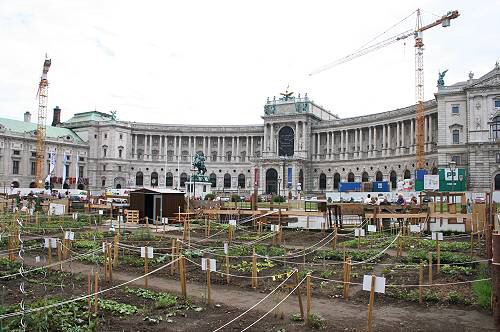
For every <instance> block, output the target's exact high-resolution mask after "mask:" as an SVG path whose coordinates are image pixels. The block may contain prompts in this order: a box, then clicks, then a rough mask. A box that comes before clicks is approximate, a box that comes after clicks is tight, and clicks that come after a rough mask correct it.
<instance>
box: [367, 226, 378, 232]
mask: <svg viewBox="0 0 500 332" xmlns="http://www.w3.org/2000/svg"><path fill="white" fill-rule="evenodd" d="M376 231H377V226H376V225H368V233H375V232H376Z"/></svg>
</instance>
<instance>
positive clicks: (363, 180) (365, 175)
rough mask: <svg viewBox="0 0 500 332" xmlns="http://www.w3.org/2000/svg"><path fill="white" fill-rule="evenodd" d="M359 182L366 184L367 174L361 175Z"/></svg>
mask: <svg viewBox="0 0 500 332" xmlns="http://www.w3.org/2000/svg"><path fill="white" fill-rule="evenodd" d="M361 182H368V172H363V174H361Z"/></svg>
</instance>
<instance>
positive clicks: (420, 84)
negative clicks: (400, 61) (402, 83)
mask: <svg viewBox="0 0 500 332" xmlns="http://www.w3.org/2000/svg"><path fill="white" fill-rule="evenodd" d="M414 13H415V12H413V13H412V15H413V14H414ZM416 14H417V24H416V27H415V30H407V31H404V32H402V33H399V34H397V35H395V36H392V37H390V38H387V39H385V40H383V41H381V42H378V43H376V44H372V45H370V46H363V47H362V48H361V49H359V50H357V51H355V52H353V53H351V54H349V55H347V56H345V57H343V58H340V59H338V60H336V61H334V62H332V63H329V64H327V65H325V66H323V67H320V68H318V69H316V70H315V71H313V72H312V73H311V74H309V75H315V74H318V73H320V72H322V71H325V70H327V69H330V68H332V67H335V66H338V65H340V64H342V63H345V62H348V61H351V60H353V59H355V58H358V57H360V56H363V55H365V54H367V53H370V52H373V51H375V50H378V49H381V48H383V47H385V46H388V45H391V44H393V43H395V42H398V41H400V40H404V39H406V38H408V37H411V36H413V37H414V38H415V99H416V116H415V118H416V121H415V136H416V140H415V141H416V143H415V144H416V159H417V169H422V168H424V166H425V154H424V48H423V47H424V42H423V38H422V33H423V32H424V31H425V30H428V29H430V28H432V27H435V26H437V25H439V24H441V25H442V26H443V27H448V26H449V25H450V21H451V20H452V19H455V18H457V17H458V16H460V14H459V13H458V11H457V10H454V11H450V12H448V13H447V14H446V15H443V16H442V17H441V18H440V19H438V20H436V21H434V22H433V23H431V24H428V25H425V26H422V18H421V14H420V9H417V10H416ZM407 18H408V17H407ZM405 19H406V18H405ZM405 19H403V20H405ZM400 22H401V21H400ZM379 36H380V35H379Z"/></svg>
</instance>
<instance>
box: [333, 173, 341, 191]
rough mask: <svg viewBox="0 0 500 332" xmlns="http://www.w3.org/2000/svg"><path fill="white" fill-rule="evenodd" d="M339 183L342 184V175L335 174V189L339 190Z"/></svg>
mask: <svg viewBox="0 0 500 332" xmlns="http://www.w3.org/2000/svg"><path fill="white" fill-rule="evenodd" d="M339 183H340V174H339V173H335V174H333V189H339Z"/></svg>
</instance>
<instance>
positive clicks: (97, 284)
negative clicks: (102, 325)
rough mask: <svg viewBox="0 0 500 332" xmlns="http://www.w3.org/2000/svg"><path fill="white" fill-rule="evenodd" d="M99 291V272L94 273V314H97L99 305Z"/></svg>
mask: <svg viewBox="0 0 500 332" xmlns="http://www.w3.org/2000/svg"><path fill="white" fill-rule="evenodd" d="M98 291H99V272H97V271H96V272H95V273H94V313H95V314H97V305H98V300H99V298H98V294H97V292H98Z"/></svg>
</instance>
